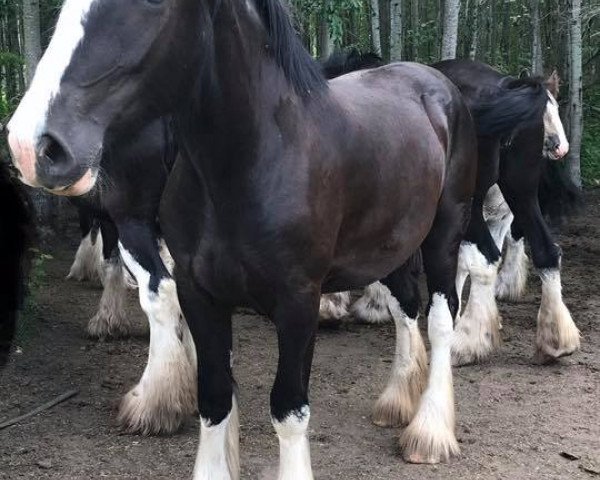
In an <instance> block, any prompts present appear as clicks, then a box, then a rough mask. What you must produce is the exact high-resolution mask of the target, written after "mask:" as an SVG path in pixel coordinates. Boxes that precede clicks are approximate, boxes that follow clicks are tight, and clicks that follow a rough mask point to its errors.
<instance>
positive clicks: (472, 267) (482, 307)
mask: <svg viewBox="0 0 600 480" xmlns="http://www.w3.org/2000/svg"><path fill="white" fill-rule="evenodd" d="M460 256H461V257H462V259H461V262H464V263H465V264H466V265H468V269H469V273H470V276H471V290H470V292H469V300H468V302H467V305H466V307H465V310H464V312H463V313H462V315H461V316H460V317H459V318H458V320H457V322H456V328H455V331H454V337H453V344H452V363H453V365H466V364H469V363H473V362H478V361H481V360H483V359H485V358H487V357H488V356H489V355H490V353H491V352H492V351H493V350H494V349H495V348H496V347H498V345H499V344H500V314H499V313H498V306H497V305H496V297H495V293H494V286H495V283H496V272H497V269H498V265H497V264H489V263H488V261H487V260H486V258H485V257H484V256H483V254H482V253H481V252H480V251H479V250H478V249H477V247H476V246H475V245H474V244H472V243H463V244H462V245H461V247H460Z"/></svg>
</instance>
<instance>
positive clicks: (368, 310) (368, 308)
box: [352, 282, 392, 324]
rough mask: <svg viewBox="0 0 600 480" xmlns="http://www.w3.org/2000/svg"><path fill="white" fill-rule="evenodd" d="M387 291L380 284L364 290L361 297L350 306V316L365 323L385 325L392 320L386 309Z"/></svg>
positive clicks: (374, 284) (377, 283)
mask: <svg viewBox="0 0 600 480" xmlns="http://www.w3.org/2000/svg"><path fill="white" fill-rule="evenodd" d="M388 298H389V290H388V289H387V288H386V287H385V286H383V285H382V284H381V283H380V282H375V283H372V284H371V285H369V286H368V287H367V288H365V290H364V292H363V295H362V297H360V298H359V299H358V300H357V301H356V302H355V303H354V304H353V305H352V315H353V316H354V317H355V318H357V319H358V320H360V321H362V322H365V323H374V324H379V323H385V322H389V321H390V319H391V318H392V317H391V315H390V311H389V309H388V304H387V302H388Z"/></svg>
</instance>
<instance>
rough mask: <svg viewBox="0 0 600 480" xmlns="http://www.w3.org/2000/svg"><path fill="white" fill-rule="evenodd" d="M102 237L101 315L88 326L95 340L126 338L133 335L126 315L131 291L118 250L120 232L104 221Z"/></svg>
mask: <svg viewBox="0 0 600 480" xmlns="http://www.w3.org/2000/svg"><path fill="white" fill-rule="evenodd" d="M101 236H102V237H104V241H103V244H102V255H103V258H104V273H103V274H102V278H103V284H104V288H103V290H102V297H101V299H100V305H99V306H98V311H97V312H96V314H95V315H94V316H93V317H92V318H91V319H90V321H89V322H88V326H87V332H88V335H89V336H91V337H94V338H106V337H125V336H127V335H129V333H130V331H131V320H130V317H128V316H127V315H126V313H125V299H126V295H127V292H126V290H127V289H126V286H125V282H124V280H123V264H122V261H121V258H120V256H119V252H118V249H117V243H118V234H117V229H116V227H115V225H114V224H113V223H112V222H111V221H110V220H103V221H101V223H100V231H99V232H98V239H97V241H99V239H100V238H101Z"/></svg>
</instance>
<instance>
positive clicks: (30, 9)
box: [23, 0, 42, 85]
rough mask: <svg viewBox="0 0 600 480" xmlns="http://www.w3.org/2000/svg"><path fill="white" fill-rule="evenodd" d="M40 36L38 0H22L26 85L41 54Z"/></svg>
mask: <svg viewBox="0 0 600 480" xmlns="http://www.w3.org/2000/svg"><path fill="white" fill-rule="evenodd" d="M40 36H41V31H40V1H39V0H23V46H24V47H25V48H24V53H25V81H26V83H27V85H29V83H30V82H31V80H32V79H33V75H34V73H35V68H36V67H37V64H38V62H39V61H40V58H41V56H42V45H41V40H40Z"/></svg>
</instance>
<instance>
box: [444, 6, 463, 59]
mask: <svg viewBox="0 0 600 480" xmlns="http://www.w3.org/2000/svg"><path fill="white" fill-rule="evenodd" d="M459 14H460V1H459V0H446V1H445V2H444V29H443V33H442V60H448V59H452V58H456V46H457V44H458V18H459Z"/></svg>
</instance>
